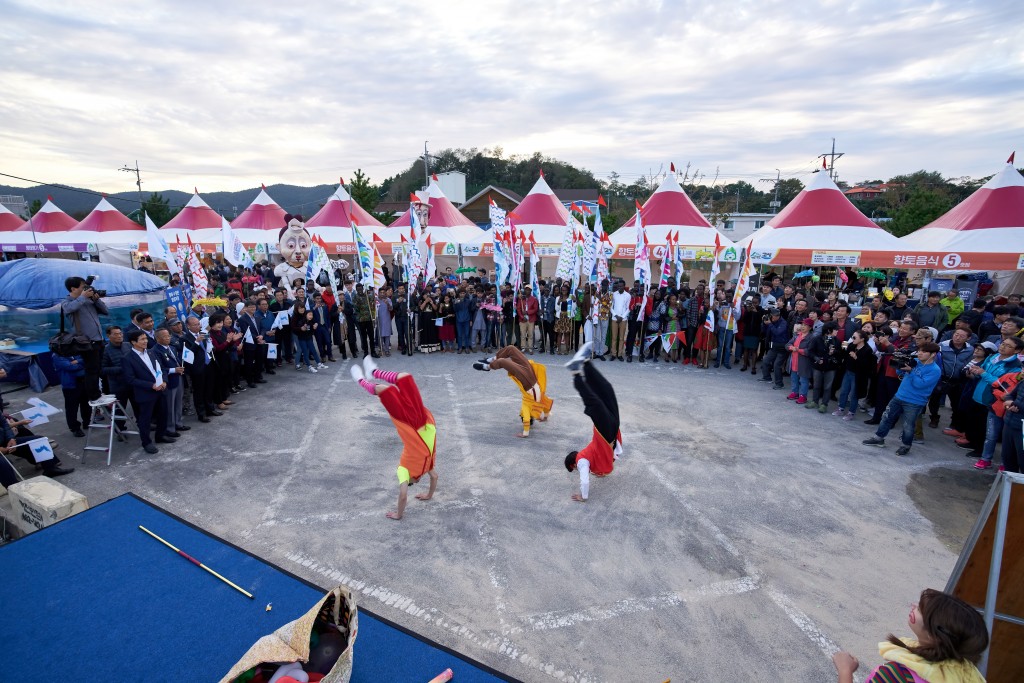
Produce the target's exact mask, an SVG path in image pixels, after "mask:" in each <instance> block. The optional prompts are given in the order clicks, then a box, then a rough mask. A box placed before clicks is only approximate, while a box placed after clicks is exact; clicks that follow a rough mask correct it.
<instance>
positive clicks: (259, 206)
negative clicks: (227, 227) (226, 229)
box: [217, 188, 285, 232]
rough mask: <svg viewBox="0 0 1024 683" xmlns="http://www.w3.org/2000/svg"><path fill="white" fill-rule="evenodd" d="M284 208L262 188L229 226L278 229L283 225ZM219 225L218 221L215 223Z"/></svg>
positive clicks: (237, 228) (249, 228)
mask: <svg viewBox="0 0 1024 683" xmlns="http://www.w3.org/2000/svg"><path fill="white" fill-rule="evenodd" d="M284 216H285V210H284V209H282V208H281V207H280V206H278V205H277V203H276V202H274V200H273V199H271V198H270V195H269V194H267V189H266V188H263V189H261V190H260V193H259V194H258V195H256V199H254V200H252V204H250V205H249V206H248V208H246V210H245V211H243V212H242V213H240V214H238V218H236V219H235V220H233V221H231V227H232V228H235V229H236V230H242V229H247V230H269V231H274V232H277V231H280V230H281V228H283V227H284ZM217 227H220V223H217Z"/></svg>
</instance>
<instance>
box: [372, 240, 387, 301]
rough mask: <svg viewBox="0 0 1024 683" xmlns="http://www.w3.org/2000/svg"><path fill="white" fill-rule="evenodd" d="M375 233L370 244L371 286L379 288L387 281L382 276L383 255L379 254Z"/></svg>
mask: <svg viewBox="0 0 1024 683" xmlns="http://www.w3.org/2000/svg"><path fill="white" fill-rule="evenodd" d="M378 241H379V240H378V238H377V234H376V233H374V234H373V241H372V242H371V246H372V247H373V287H374V289H380V288H381V287H383V286H385V285H386V284H387V283H388V282H387V279H386V278H385V277H384V257H383V256H381V255H380V249H378V248H377V242H378Z"/></svg>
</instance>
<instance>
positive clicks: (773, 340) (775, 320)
mask: <svg viewBox="0 0 1024 683" xmlns="http://www.w3.org/2000/svg"><path fill="white" fill-rule="evenodd" d="M789 330H790V327H789V323H787V322H786V321H785V320H784V319H783V318H782V311H780V310H779V309H778V308H772V309H769V311H768V321H767V322H766V323H765V324H764V340H765V348H766V351H765V354H764V365H762V366H761V381H762V382H772V381H773V380H774V387H775V388H776V389H782V388H783V386H785V385H784V384H783V382H782V368H783V367H784V366H785V364H786V343H787V342H788V341H789Z"/></svg>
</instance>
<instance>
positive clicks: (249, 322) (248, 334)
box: [238, 299, 267, 389]
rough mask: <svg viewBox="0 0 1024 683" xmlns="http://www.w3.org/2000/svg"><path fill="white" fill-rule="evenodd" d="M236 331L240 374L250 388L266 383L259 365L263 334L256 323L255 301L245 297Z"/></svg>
mask: <svg viewBox="0 0 1024 683" xmlns="http://www.w3.org/2000/svg"><path fill="white" fill-rule="evenodd" d="M238 332H239V334H241V335H242V340H243V341H242V374H243V375H244V376H245V381H246V382H247V383H248V385H249V388H250V389H255V388H256V385H257V384H266V383H267V380H265V379H263V368H262V367H261V366H260V348H259V347H260V346H261V345H262V344H263V335H262V334H260V327H259V325H257V324H256V301H255V299H247V300H246V302H245V307H244V308H243V309H242V314H241V315H240V316H238Z"/></svg>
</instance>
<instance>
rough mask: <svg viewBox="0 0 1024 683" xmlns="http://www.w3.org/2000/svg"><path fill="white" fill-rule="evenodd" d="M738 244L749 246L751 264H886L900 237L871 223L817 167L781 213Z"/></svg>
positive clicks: (897, 245) (898, 244)
mask: <svg viewBox="0 0 1024 683" xmlns="http://www.w3.org/2000/svg"><path fill="white" fill-rule="evenodd" d="M737 246H740V247H744V248H747V249H749V250H750V257H751V260H752V261H753V262H755V263H773V264H789V265H834V266H866V265H871V266H884V265H886V261H887V258H889V254H891V252H893V251H895V250H898V249H899V248H900V241H899V239H898V238H896V237H895V236H894V235H892V234H891V233H889V232H887V231H886V230H883V229H882V228H881V227H879V226H878V225H876V224H875V223H872V222H871V220H870V219H868V217H867V216H865V215H864V214H862V213H861V212H860V211H859V210H858V209H857V207H855V206H854V205H853V204H851V203H850V200H849V199H847V198H846V195H844V194H843V193H842V191H840V189H839V188H838V187H836V184H835V183H834V182H832V179H831V178H830V177H829V175H828V173H825V172H824V171H820V172H818V173H815V174H814V175H813V176H812V177H811V182H810V183H808V185H807V187H805V188H804V189H803V190H801V191H800V194H798V195H797V196H796V198H794V199H793V201H791V202H790V203H789V205H788V206H786V208H785V209H783V210H782V211H781V212H779V215H777V216H776V217H775V218H773V219H771V220H770V221H769V222H768V224H767V225H765V226H764V227H763V228H761V229H760V230H758V231H757V232H755V233H754V234H752V235H750V236H749V237H746V238H744V239H742V240H740V242H739V243H738V245H737ZM890 263H891V261H890Z"/></svg>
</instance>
